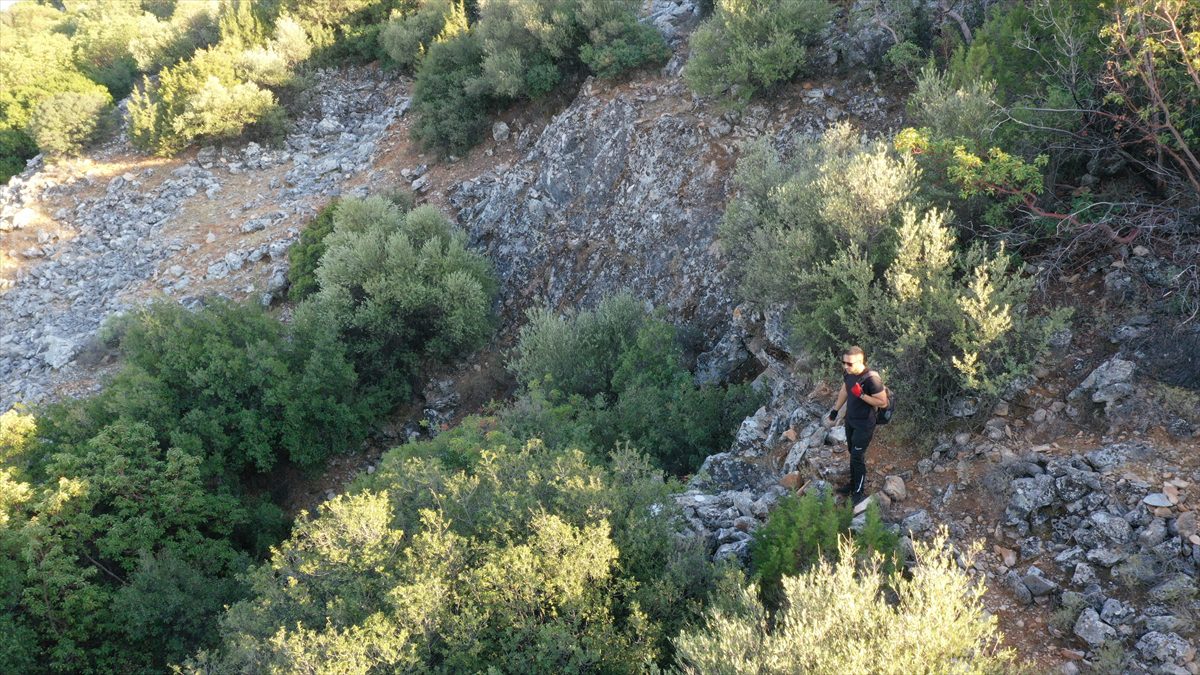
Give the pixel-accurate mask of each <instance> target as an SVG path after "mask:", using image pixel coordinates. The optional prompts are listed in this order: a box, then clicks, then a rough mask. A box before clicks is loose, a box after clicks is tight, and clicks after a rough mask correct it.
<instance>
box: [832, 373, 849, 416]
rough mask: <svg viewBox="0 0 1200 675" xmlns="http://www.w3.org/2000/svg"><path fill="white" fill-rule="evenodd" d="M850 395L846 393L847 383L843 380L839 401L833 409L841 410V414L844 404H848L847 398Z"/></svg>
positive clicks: (839, 390)
mask: <svg viewBox="0 0 1200 675" xmlns="http://www.w3.org/2000/svg"><path fill="white" fill-rule="evenodd" d="M848 396H849V394H848V393H846V383H845V382H843V383H842V387H841V388H840V389H838V397H837V403H835V404H834V405H833V409H834V410H837V411H838V412H839V414H840V412H841V410H842V406H844V405H846V398H847V397H848ZM830 421H831V422H832V421H834V420H830Z"/></svg>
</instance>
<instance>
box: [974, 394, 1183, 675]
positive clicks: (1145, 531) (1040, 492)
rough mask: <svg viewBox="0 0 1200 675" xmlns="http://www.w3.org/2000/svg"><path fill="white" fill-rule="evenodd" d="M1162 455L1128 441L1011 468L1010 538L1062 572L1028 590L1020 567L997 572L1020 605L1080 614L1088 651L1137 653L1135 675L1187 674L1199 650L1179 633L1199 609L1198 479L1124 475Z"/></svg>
mask: <svg viewBox="0 0 1200 675" xmlns="http://www.w3.org/2000/svg"><path fill="white" fill-rule="evenodd" d="M1096 379H1097V380H1099V379H1101V378H1096ZM1161 454H1162V451H1161V450H1160V449H1158V448H1155V447H1154V446H1152V445H1150V444H1149V443H1146V442H1126V443H1114V444H1109V445H1105V446H1102V447H1099V448H1096V449H1094V450H1091V451H1089V452H1086V453H1083V454H1076V455H1071V456H1069V457H1066V458H1048V457H1043V456H1040V455H1039V454H1037V453H1032V454H1029V455H1027V456H1025V457H1022V458H1020V459H1019V460H1016V461H1013V462H1010V463H1009V464H1008V465H1007V466H1006V470H1007V471H1009V472H1011V474H1012V475H1014V478H1013V479H1012V480H1011V487H1010V489H1009V496H1008V502H1007V506H1006V509H1005V520H1004V523H1003V526H1004V530H1005V532H1006V533H1007V535H1008V537H1009V538H1010V539H1012V540H1013V541H1016V542H1017V543H1018V548H1019V549H1020V550H1021V551H1022V552H1023V553H1022V557H1026V558H1039V557H1040V558H1041V559H1043V560H1046V561H1047V564H1048V565H1052V566H1053V569H1055V570H1058V572H1051V571H1049V570H1047V572H1046V573H1045V574H1044V576H1043V573H1042V572H1041V571H1040V570H1039V572H1038V575H1037V578H1035V579H1033V583H1030V581H1031V578H1030V576H1029V575H1026V576H1024V577H1023V578H1021V577H1020V576H1019V575H1018V574H1017V573H1016V572H1015V571H1014V570H1012V569H1008V568H1011V567H1014V565H1002V566H1001V567H999V568H998V571H1000V572H1002V573H1004V574H1006V576H1005V578H1006V579H1007V580H1008V581H1009V586H1010V588H1012V589H1013V591H1014V595H1015V596H1016V597H1017V599H1018V601H1021V602H1025V603H1034V602H1039V603H1042V604H1045V603H1054V602H1056V603H1057V604H1061V605H1062V606H1064V607H1069V608H1076V611H1078V612H1079V614H1078V616H1077V618H1076V619H1075V623H1074V626H1073V629H1072V633H1073V635H1074V636H1075V637H1077V638H1078V639H1079V640H1080V641H1082V643H1083V646H1084V647H1086V648H1088V649H1097V648H1099V647H1101V646H1102V645H1103V644H1105V643H1106V642H1109V641H1118V642H1121V643H1124V644H1125V646H1126V647H1128V648H1132V651H1131V652H1130V653H1131V654H1132V655H1133V656H1135V657H1136V658H1135V661H1134V662H1133V663H1131V664H1130V666H1129V667H1130V668H1131V671H1132V672H1188V671H1183V670H1179V669H1181V668H1184V667H1185V666H1188V665H1189V664H1191V663H1192V661H1193V660H1194V659H1195V652H1196V650H1195V645H1194V644H1192V643H1191V642H1190V641H1189V640H1187V639H1185V638H1183V637H1181V636H1180V635H1179V633H1177V632H1176V631H1180V632H1182V631H1183V630H1184V629H1185V628H1186V626H1185V622H1186V617H1188V616H1191V615H1193V614H1194V613H1195V612H1197V611H1200V601H1198V600H1197V586H1196V577H1197V574H1198V573H1200V535H1197V527H1196V515H1195V512H1194V511H1192V510H1190V509H1191V507H1190V506H1189V505H1188V502H1187V492H1188V491H1189V490H1190V489H1192V488H1193V481H1190V480H1184V479H1181V478H1172V479H1170V480H1168V481H1166V482H1163V483H1159V484H1151V483H1149V482H1147V481H1144V480H1142V479H1140V478H1138V477H1137V475H1136V474H1134V473H1130V472H1128V471H1126V469H1128V468H1132V467H1140V468H1145V467H1146V466H1147V465H1152V464H1153V463H1154V460H1155V459H1156V458H1157V457H1159V456H1160V455H1161ZM1013 562H1015V557H1014V559H1013ZM1006 569H1007V572H1004V570H1006ZM1043 601H1045V602H1043ZM1193 667H1194V666H1193Z"/></svg>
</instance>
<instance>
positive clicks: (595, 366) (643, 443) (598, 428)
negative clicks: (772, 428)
mask: <svg viewBox="0 0 1200 675" xmlns="http://www.w3.org/2000/svg"><path fill="white" fill-rule="evenodd" d="M528 318H529V321H528V323H527V324H526V325H525V326H524V327H523V328H522V329H521V332H520V336H519V338H518V344H517V351H516V354H515V356H514V358H513V360H512V361H511V362H510V366H509V367H510V368H511V369H512V371H513V372H514V373H515V374H516V376H517V380H518V382H520V383H521V384H522V385H523V386H524V387H525V393H524V395H523V396H522V398H521V399H519V401H518V403H516V404H515V406H514V408H513V409H511V410H509V411H507V412H506V413H505V414H503V415H502V417H503V418H504V419H505V421H506V423H507V424H509V425H511V426H510V428H511V429H512V430H513V431H514V433H517V434H520V433H529V434H533V435H537V436H539V437H543V438H546V437H547V435H550V437H551V438H553V437H555V436H557V437H559V438H565V439H568V440H569V441H570V442H574V443H577V444H578V445H579V446H580V447H586V448H591V449H598V450H601V451H606V450H608V449H610V448H612V447H614V446H615V445H617V444H619V443H622V442H627V443H631V444H632V445H633V446H634V447H636V448H638V449H640V450H641V451H643V452H645V453H646V454H648V455H650V456H651V457H653V458H654V459H655V460H656V461H657V462H658V465H659V466H661V467H662V468H664V469H665V470H667V471H668V472H669V473H671V474H673V475H681V474H685V473H687V472H690V471H694V470H695V469H696V468H697V467H698V466H699V465H700V463H701V462H703V461H704V459H705V458H706V457H707V456H708V455H710V454H713V453H714V452H719V451H720V450H723V449H724V448H726V447H728V445H729V443H730V442H731V441H732V440H733V432H734V431H735V430H736V429H737V426H738V424H739V422H740V421H741V420H742V419H743V418H744V417H745V416H746V415H748V414H749V413H750V412H752V411H753V410H754V409H755V408H757V407H758V405H759V402H760V401H759V398H760V397H759V396H757V395H755V394H753V393H752V392H751V390H750V388H749V387H748V386H745V385H731V386H729V387H725V388H722V387H698V386H696V385H695V384H694V383H693V381H692V376H691V374H690V373H688V371H687V369H686V368H684V365H683V352H682V349H681V348H680V345H679V340H678V335H677V331H676V329H675V327H674V326H672V325H671V324H669V323H667V322H666V321H663V320H662V319H659V318H657V317H654V316H652V315H651V314H649V313H648V312H647V310H646V308H645V306H644V305H643V304H642V303H641V302H639V301H637V300H636V299H634V298H633V296H631V295H629V294H628V293H622V294H619V295H615V296H612V297H609V298H606V299H605V300H604V301H603V302H601V303H600V305H599V306H598V307H597V308H596V309H595V310H594V311H584V312H580V313H578V314H576V315H574V316H570V317H559V316H557V315H555V314H553V313H551V312H549V311H547V310H533V311H531V312H530V313H529V316H528ZM582 439H586V442H581V440H582Z"/></svg>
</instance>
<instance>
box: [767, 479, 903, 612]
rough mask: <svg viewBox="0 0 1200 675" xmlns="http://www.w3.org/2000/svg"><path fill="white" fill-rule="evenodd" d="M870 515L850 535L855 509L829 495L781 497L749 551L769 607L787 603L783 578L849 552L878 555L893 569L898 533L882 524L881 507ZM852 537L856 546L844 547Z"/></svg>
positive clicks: (889, 568) (870, 511) (886, 570)
mask: <svg viewBox="0 0 1200 675" xmlns="http://www.w3.org/2000/svg"><path fill="white" fill-rule="evenodd" d="M866 514H867V515H866V525H865V526H864V527H863V529H862V531H861V532H860V533H859V534H857V535H854V536H851V535H850V521H851V520H852V518H853V515H854V514H853V509H852V508H851V507H850V506H848V505H847V506H842V507H839V506H837V505H836V504H834V502H833V499H832V498H831V497H830V496H829V495H828V493H826V494H823V495H817V494H814V493H809V494H806V495H804V496H803V497H794V496H788V497H785V498H784V499H782V500H780V502H779V503H778V504H776V505H775V508H774V510H773V511H771V517H770V519H769V520H768V521H767V524H766V525H764V526H763V527H762V528H760V529H759V530H758V531H757V532H756V533H755V538H754V543H753V545H752V547H751V549H750V560H751V568H752V569H753V570H754V577H753V579H754V581H755V583H757V584H758V587H759V591H760V592H761V593H762V599H763V602H764V603H766V606H767V607H768V608H769V609H772V610H774V609H777V608H778V607H779V606H780V605H781V604H782V603H783V601H784V597H783V585H782V584H783V577H785V576H788V577H793V576H796V575H797V574H801V573H804V572H808V571H809V570H810V569H811V568H812V567H813V566H814V565H817V564H818V563H820V562H834V561H836V560H837V557H838V554H839V553H845V552H846V551H848V550H849V551H853V552H854V553H855V554H856V556H858V557H862V556H866V557H871V556H873V555H878V556H880V557H881V559H882V561H883V562H882V564H883V566H884V571H885V572H891V571H894V570H895V564H896V561H897V555H898V553H897V546H898V544H899V537H897V536H896V535H895V534H892V533H891V532H888V531H887V530H886V529H885V528H884V527H883V521H882V520H881V519H880V517H879V507H878V506H875V505H874V504H872V505H871V506H869V507H868V508H867V512H866ZM847 537H848V538H849V541H850V542H852V546H851V547H841V546H839V540H841V539H843V538H847Z"/></svg>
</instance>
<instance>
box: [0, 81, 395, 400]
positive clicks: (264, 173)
mask: <svg viewBox="0 0 1200 675" xmlns="http://www.w3.org/2000/svg"><path fill="white" fill-rule="evenodd" d="M317 77H318V80H319V82H318V84H317V85H316V86H315V87H314V90H315V91H318V92H320V99H319V101H318V104H317V109H316V110H315V111H314V112H315V114H314V115H311V116H309V117H305V118H301V119H299V120H297V123H296V128H295V131H294V133H292V134H291V135H290V136H289V137H288V138H287V140H286V146H285V147H283V148H272V149H266V148H262V147H260V146H259V145H258V144H256V143H249V144H247V145H245V146H244V147H225V148H216V147H206V148H202V149H201V150H200V151H199V152H197V153H196V155H195V157H194V158H193V161H191V162H184V161H176V162H175V166H174V168H170V167H167V168H157V169H156V168H144V169H142V170H140V171H135V172H130V173H124V174H121V175H117V176H114V177H112V178H108V179H106V180H105V179H97V178H96V177H94V176H93V175H91V174H82V175H80V174H75V175H71V174H68V173H67V172H66V171H64V170H58V169H56V170H54V171H51V170H48V169H44V168H42V167H41V165H40V163H39V162H34V163H33V164H32V165H31V167H30V168H29V169H27V170H26V171H25V172H24V173H22V174H20V175H18V176H14V177H13V178H12V179H11V180H10V181H9V183H8V184H7V185H5V186H0V249H7V247H6V246H4V244H5V241H4V239H5V238H6V236H14V235H6V234H4V233H7V232H16V231H20V230H22V229H26V228H32V227H35V226H37V223H39V222H42V223H44V222H46V219H45V218H42V219H40V220H39V216H38V211H39V210H41V209H42V208H43V207H44V205H45V204H46V203H47V202H48V201H49V200H55V201H58V202H60V203H61V202H66V203H68V204H72V206H68V207H64V208H60V209H57V211H56V212H55V213H53V214H46V215H52V216H53V218H52V221H53V227H52V228H51V227H47V226H45V225H43V226H42V227H43V228H44V229H43V230H42V231H39V232H38V233H37V235H36V240H37V245H35V246H32V247H30V248H29V249H27V250H26V251H25V252H24V253H23V254H21V256H20V258H21V267H20V269H19V271H18V273H17V277H16V279H15V280H11V283H9V282H6V283H3V284H0V411H3V410H7V409H8V408H9V406H11V405H12V404H13V403H15V402H24V403H29V404H33V403H37V402H39V401H42V400H43V399H44V398H45V397H46V396H47V394H48V392H49V391H50V390H51V389H52V388H53V386H54V385H55V384H56V383H58V382H63V381H69V380H73V379H75V378H78V377H79V373H77V372H74V371H75V370H76V369H75V367H74V365H73V359H75V358H76V354H77V353H80V351H81V350H82V349H84V348H85V347H86V346H87V345H88V343H89V342H90V341H92V340H93V336H94V335H95V333H96V330H97V328H98V327H99V326H100V324H101V323H102V322H103V321H104V319H106V318H107V317H109V316H111V315H113V314H116V313H120V312H123V311H126V310H128V309H129V308H131V307H134V306H137V305H139V304H142V303H144V302H145V301H146V299H147V298H149V297H154V296H156V295H161V296H166V297H171V298H175V299H177V300H180V301H181V302H184V303H185V304H188V305H194V304H197V303H199V302H201V299H202V297H203V295H204V294H206V293H210V292H212V291H211V290H205V289H204V287H205V286H208V287H209V288H213V286H212V285H211V284H209V283H208V282H213V281H220V280H227V281H224V282H222V284H220V285H218V286H222V285H223V286H224V288H226V289H229V290H234V289H230V288H229V287H230V286H231V285H232V284H233V283H234V282H235V279H234V275H237V279H236V283H237V284H238V285H237V286H236V290H237V291H238V292H246V291H247V287H249V290H251V291H254V292H257V293H260V294H261V296H256V297H260V299H263V300H265V301H267V302H269V301H270V300H271V298H273V297H275V296H277V295H278V294H279V293H280V292H281V291H282V290H283V289H284V288H285V286H286V270H287V249H288V246H289V245H290V243H291V241H292V240H293V239H294V238H295V236H296V235H297V234H298V232H299V226H300V225H302V224H304V223H305V222H307V221H308V219H309V218H311V216H312V215H313V211H314V207H315V206H319V205H321V204H323V202H324V200H326V199H328V198H329V196H331V195H334V194H337V193H339V192H341V189H342V188H341V186H342V184H343V183H344V181H345V180H346V179H347V178H348V177H349V176H351V175H353V174H356V173H360V172H364V171H366V170H368V169H369V168H370V166H371V164H372V161H373V157H374V155H375V152H376V146H377V144H378V141H379V139H380V137H381V136H382V135H383V133H384V132H385V131H386V129H387V127H388V125H389V124H390V123H391V122H392V120H393V119H395V117H396V116H397V115H398V114H399V110H400V109H401V107H402V106H403V105H404V104H405V100H404V99H400V100H397V98H396V97H395V92H394V91H393V88H394V87H395V85H394V83H393V82H391V81H389V80H388V79H385V78H380V77H379V76H378V75H377V74H372V72H371V71H369V70H341V71H338V72H336V73H335V72H322V73H319V74H318V75H317ZM345 129H351V130H353V131H352V132H350V131H344V130H345ZM102 152H109V153H121V154H123V153H127V152H130V149H129V148H128V147H126V146H124V145H121V142H117V144H115V145H113V146H110V147H108V148H106V149H104V150H102ZM97 158H99V159H101V160H103V159H104V158H103V156H102V155H98V156H97ZM64 174H67V175H65V176H64ZM164 174H165V175H164ZM281 178H282V180H281ZM239 182H240V183H241V184H243V185H244V184H246V183H249V184H252V185H256V184H257V183H260V182H261V183H262V185H261V187H256V189H255V190H253V191H252V194H251V195H250V197H249V198H248V200H247V201H245V202H242V203H238V202H234V203H229V200H230V194H231V190H232V187H233V186H234V184H235V183H239ZM268 197H269V198H270V203H267V200H268ZM243 199H246V198H245V197H243ZM239 201H240V200H239ZM197 204H199V205H200V206H198V207H197V208H200V209H211V210H215V211H217V212H218V213H219V214H218V215H216V216H213V217H214V218H218V219H220V218H227V219H228V221H227V222H228V223H229V224H228V225H225V226H222V228H221V229H223V230H226V231H228V232H230V233H232V237H231V238H230V239H229V240H227V241H221V242H218V237H217V236H216V234H215V233H212V232H210V233H209V234H208V236H207V237H205V236H204V233H203V232H197V233H196V234H198V235H199V236H198V237H194V238H193V237H189V234H190V233H189V232H188V230H189V229H190V228H189V225H194V224H192V223H187V222H179V221H178V218H179V217H180V212H181V211H183V210H184V209H185V208H187V207H189V206H192V207H196V206H195V205H197ZM231 209H232V210H231ZM264 211H265V212H264ZM205 226H206V227H212V226H211V225H207V224H206V225H205ZM60 234H61V235H63V236H60ZM242 236H246V237H247V239H246V240H245V242H243V241H242V240H241V239H240V237H242ZM206 246H211V247H212V248H216V249H219V250H210V249H209V248H205V247H206ZM184 265H188V266H190V267H192V268H193V271H192V272H190V273H189V272H188V271H187V268H185V266H184ZM239 273H240V274H239Z"/></svg>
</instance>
